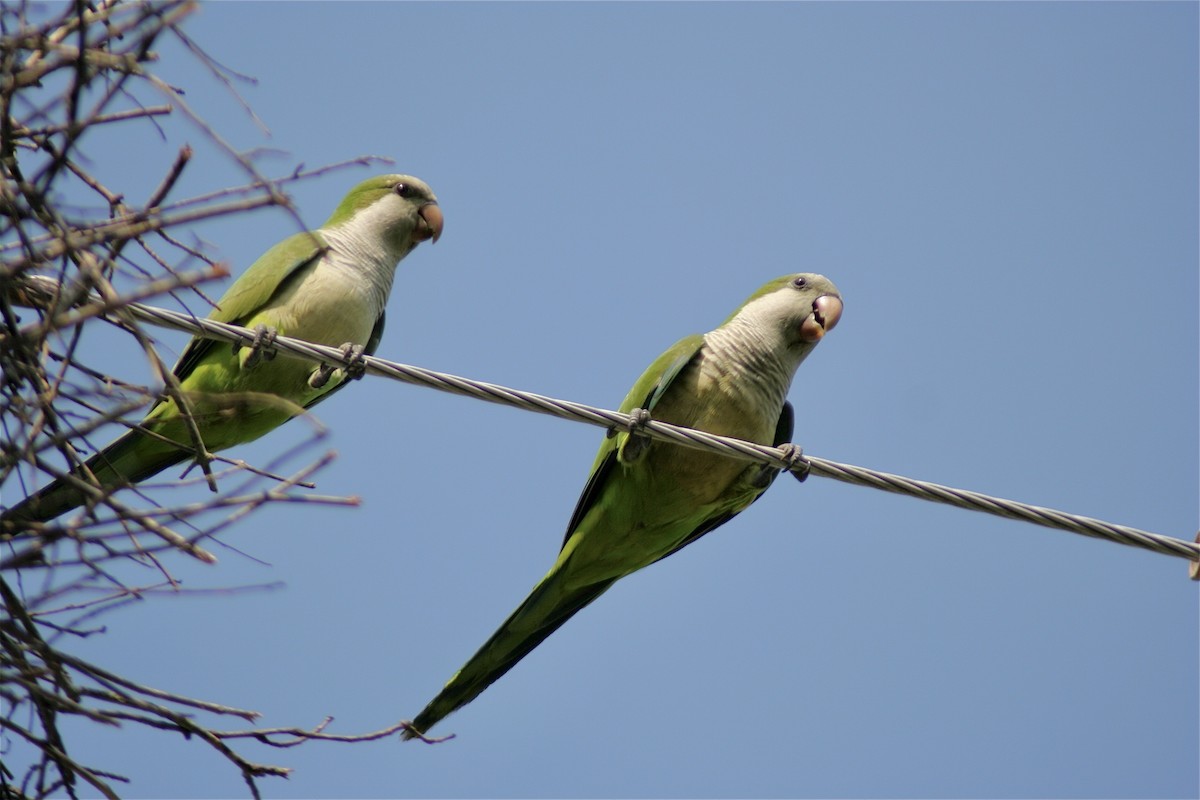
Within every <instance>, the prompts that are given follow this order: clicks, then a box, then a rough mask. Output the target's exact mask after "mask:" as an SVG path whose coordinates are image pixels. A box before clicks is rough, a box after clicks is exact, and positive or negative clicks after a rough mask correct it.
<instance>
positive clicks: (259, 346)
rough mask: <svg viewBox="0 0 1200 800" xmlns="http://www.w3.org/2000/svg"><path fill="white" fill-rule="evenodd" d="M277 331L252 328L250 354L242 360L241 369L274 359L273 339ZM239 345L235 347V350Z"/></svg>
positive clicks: (277, 334) (256, 326)
mask: <svg viewBox="0 0 1200 800" xmlns="http://www.w3.org/2000/svg"><path fill="white" fill-rule="evenodd" d="M278 336H279V331H277V330H275V329H274V328H269V327H267V326H266V325H262V324H259V325H255V326H254V338H253V339H251V340H250V353H249V355H247V356H246V358H245V359H243V360H242V366H243V367H253V366H254V365H255V364H257V363H258V362H259V361H270V360H272V359H273V358H275V339H276V337H278ZM240 346H241V345H235V346H234V349H235V350H237V349H238V348H239V347H240Z"/></svg>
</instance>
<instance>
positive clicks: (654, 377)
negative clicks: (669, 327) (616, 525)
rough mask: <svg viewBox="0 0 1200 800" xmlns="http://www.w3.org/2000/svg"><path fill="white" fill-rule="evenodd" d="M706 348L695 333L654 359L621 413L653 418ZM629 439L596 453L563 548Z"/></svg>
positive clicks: (622, 436)
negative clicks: (639, 410) (638, 411)
mask: <svg viewBox="0 0 1200 800" xmlns="http://www.w3.org/2000/svg"><path fill="white" fill-rule="evenodd" d="M703 346H704V336H703V335H701V334H698V333H697V334H693V335H692V336H688V337H686V338H684V339H680V340H679V341H678V342H676V343H675V344H674V345H673V346H672V347H671V348H670V349H669V350H667V351H666V352H665V353H663V354H662V355H661V356H659V357H658V358H657V359H655V361H654V363H653V364H651V365H650V366H649V367H648V368H647V369H646V371H645V372H643V373H642V376H641V377H640V378H638V379H637V382H636V383H634V385H633V388H632V389H630V390H629V394H627V395H625V399H624V401H622V402H621V405H620V407H619V408H618V409H617V410H618V411H621V412H624V413H626V414H628V413H629V412H630V411H633V410H634V409H635V408H644V409H646V410H647V411H649V412H651V414H652V415H653V412H654V406H655V405H656V404H657V403H658V401H659V399H661V398H662V396H663V393H664V392H666V390H667V388H668V387H669V386H670V385H671V383H672V382H673V381H674V380H675V378H676V377H678V376H679V373H680V372H682V371H683V368H684V367H686V366H687V365H688V364H690V363H691V362H692V361H693V360H694V359H695V358H696V356H697V355H698V354H699V353H700V349H701V348H702V347H703ZM628 437H629V434H627V433H617V434H612V433H611V432H610V435H609V436H608V438H606V439H605V440H604V443H603V444H601V445H600V452H599V453H597V454H596V461H595V463H594V464H593V465H592V472H591V474H590V475H588V479H587V483H586V484H584V487H583V492H581V493H580V495H579V500H578V502H576V503H575V511H574V513H572V514H571V521H570V522H568V523H567V532H566V534H565V535H564V536H563V546H564V547H565V546H566V544H567V540H568V539H570V538H571V534H573V533H574V532H575V529H576V528H577V527H578V526H579V523H580V521H582V520H583V518H584V516H585V515H586V514H587V512H588V511H589V510H591V508H592V506H593V505H594V504H595V502H596V500H597V499H598V498H599V497H600V493H601V492H602V491H603V489H604V486H605V484H607V483H608V479H609V476H610V475H611V474H612V471H613V468H614V467H615V466H616V463H617V454H618V452H620V449H621V444H622V443H623V442H624V441H625V440H626V439H627V438H628Z"/></svg>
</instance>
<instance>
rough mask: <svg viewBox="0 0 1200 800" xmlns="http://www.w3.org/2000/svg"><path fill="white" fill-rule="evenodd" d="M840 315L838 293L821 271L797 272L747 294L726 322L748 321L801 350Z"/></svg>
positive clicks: (748, 323)
mask: <svg viewBox="0 0 1200 800" xmlns="http://www.w3.org/2000/svg"><path fill="white" fill-rule="evenodd" d="M841 317H842V297H841V295H840V294H839V293H838V289H837V287H836V286H834V285H833V281H831V280H829V279H828V278H826V277H825V276H824V275H817V274H815V273H811V272H801V273H797V274H793V275H784V276H782V277H779V278H776V279H775V280H773V281H771V282H770V283H768V284H766V285H765V286H763V287H762V288H760V289H759V290H758V291H757V292H755V293H754V294H752V295H750V297H749V298H748V299H747V300H746V302H745V303H742V305H741V306H740V307H739V308H738V310H737V311H735V312H734V313H733V314H732V315H731V316H730V318H729V319H728V320H726V324H730V323H735V322H736V323H737V324H739V325H749V326H750V327H751V328H753V329H755V330H757V331H758V332H759V333H761V334H762V335H763V336H765V337H767V338H770V339H774V340H776V341H779V342H781V343H782V344H783V345H784V346H786V347H788V348H797V349H800V350H803V351H805V352H807V351H809V350H811V349H812V348H813V347H814V346H816V344H817V342H819V341H821V339H822V338H823V337H824V336H825V334H826V333H828V332H829V331H831V330H833V328H834V326H835V325H837V323H838V320H839V319H841Z"/></svg>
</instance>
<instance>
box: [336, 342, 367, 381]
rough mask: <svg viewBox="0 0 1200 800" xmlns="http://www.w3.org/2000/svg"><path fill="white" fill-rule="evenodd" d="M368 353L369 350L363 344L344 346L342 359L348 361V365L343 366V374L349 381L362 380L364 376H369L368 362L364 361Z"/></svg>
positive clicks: (348, 343)
mask: <svg viewBox="0 0 1200 800" xmlns="http://www.w3.org/2000/svg"><path fill="white" fill-rule="evenodd" d="M366 352H367V348H365V347H363V346H362V345H361V344H355V343H354V342H346V343H345V344H344V345H342V357H343V358H345V359H346V363H344V364H342V372H344V373H345V374H346V378H347V379H348V380H352V381H358V380H362V377H363V375H366V374H367V362H366V361H365V360H364V359H363V356H364V355H366Z"/></svg>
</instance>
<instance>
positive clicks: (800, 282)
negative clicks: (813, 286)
mask: <svg viewBox="0 0 1200 800" xmlns="http://www.w3.org/2000/svg"><path fill="white" fill-rule="evenodd" d="M792 286H795V287H796V288H797V289H803V288H804V287H805V286H808V279H807V278H805V277H804V276H803V275H797V276H796V277H795V278H792Z"/></svg>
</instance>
